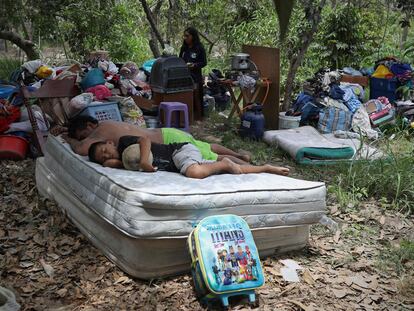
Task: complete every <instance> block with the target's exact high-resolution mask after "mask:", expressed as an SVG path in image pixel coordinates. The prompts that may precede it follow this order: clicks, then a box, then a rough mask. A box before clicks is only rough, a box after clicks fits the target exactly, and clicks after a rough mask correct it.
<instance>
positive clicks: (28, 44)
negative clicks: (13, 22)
mask: <svg viewBox="0 0 414 311" xmlns="http://www.w3.org/2000/svg"><path fill="white" fill-rule="evenodd" d="M0 39H4V40H8V41H11V42H13V43H14V44H16V45H17V46H18V47H19V48H20V49H22V50H23V51H24V52H25V53H26V55H27V58H28V59H29V60H33V59H38V58H39V51H38V50H37V48H36V45H35V44H34V43H33V42H32V41H29V40H25V39H23V38H22V37H21V36H20V35H18V34H17V33H15V32H12V31H7V30H0Z"/></svg>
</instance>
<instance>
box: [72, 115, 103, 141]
mask: <svg viewBox="0 0 414 311" xmlns="http://www.w3.org/2000/svg"><path fill="white" fill-rule="evenodd" d="M88 122H90V123H93V124H98V120H96V119H95V118H93V117H90V116H79V117H76V118H74V119H72V120H70V121H69V126H68V135H69V137H72V138H76V131H77V130H84V129H85V128H86V127H87V126H88Z"/></svg>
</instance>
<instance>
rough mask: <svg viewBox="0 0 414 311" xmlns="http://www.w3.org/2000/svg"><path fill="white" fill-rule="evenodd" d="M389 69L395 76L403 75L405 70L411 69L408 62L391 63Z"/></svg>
mask: <svg viewBox="0 0 414 311" xmlns="http://www.w3.org/2000/svg"><path fill="white" fill-rule="evenodd" d="M390 71H391V72H392V73H393V74H395V75H396V76H399V75H403V74H405V73H406V72H407V71H412V69H411V66H410V64H398V63H396V64H393V65H392V66H391V68H390Z"/></svg>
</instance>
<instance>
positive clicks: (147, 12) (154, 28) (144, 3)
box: [140, 0, 165, 49]
mask: <svg viewBox="0 0 414 311" xmlns="http://www.w3.org/2000/svg"><path fill="white" fill-rule="evenodd" d="M140 2H141V4H142V7H143V8H144V12H145V15H146V16H147V20H148V22H149V24H150V26H151V30H152V32H153V33H154V35H155V37H156V38H157V40H158V42H159V43H160V45H161V48H163V49H164V48H165V45H164V40H163V39H162V36H161V34H160V32H159V30H158V28H157V25H156V23H155V20H154V16H153V15H152V12H151V10H150V8H149V6H148V3H147V1H145V0H140ZM158 5H159V6H160V5H161V2H158V3H157V6H158Z"/></svg>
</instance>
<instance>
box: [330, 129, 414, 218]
mask: <svg viewBox="0 0 414 311" xmlns="http://www.w3.org/2000/svg"><path fill="white" fill-rule="evenodd" d="M386 140H387V139H385V140H384V141H382V144H383V145H384V144H387V142H386ZM393 144H394V145H390V144H389V145H388V146H387V148H386V150H385V154H386V156H387V158H386V159H382V160H376V161H356V162H354V163H352V164H351V165H349V166H347V165H343V166H338V167H337V172H336V175H335V177H334V178H333V180H332V183H331V187H330V192H331V193H333V194H334V195H335V197H336V199H337V200H338V202H339V203H340V204H341V205H342V206H343V207H346V206H348V205H349V204H351V205H357V204H358V203H360V202H361V201H363V200H365V199H368V198H376V199H378V200H380V201H382V202H383V203H384V205H389V206H392V207H395V208H398V209H402V210H405V211H407V212H409V213H414V209H413V205H412V202H413V200H414V178H413V176H414V157H413V148H412V141H410V139H406V138H405V136H404V133H400V137H399V138H398V139H396V140H395V142H394V143H393ZM401 145H402V146H401Z"/></svg>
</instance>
